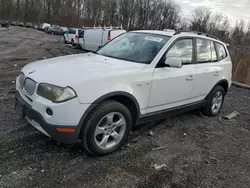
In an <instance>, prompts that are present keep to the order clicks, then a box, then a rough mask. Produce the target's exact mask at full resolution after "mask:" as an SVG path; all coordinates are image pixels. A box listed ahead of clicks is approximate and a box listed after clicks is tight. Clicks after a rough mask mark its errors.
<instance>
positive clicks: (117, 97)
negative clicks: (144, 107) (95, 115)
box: [77, 91, 140, 135]
mask: <svg viewBox="0 0 250 188" xmlns="http://www.w3.org/2000/svg"><path fill="white" fill-rule="evenodd" d="M105 100H114V101H117V102H119V103H121V104H123V105H124V106H126V107H127V108H128V110H129V111H130V113H131V116H132V119H133V124H135V123H136V121H137V119H138V117H139V115H140V106H139V103H138V101H137V99H136V98H135V97H134V96H133V95H132V94H130V93H128V92H124V91H115V92H111V93H108V94H105V95H103V96H101V97H99V98H98V99H96V100H95V101H94V102H93V103H92V104H91V105H90V106H89V107H88V109H87V110H86V111H85V112H84V114H83V115H82V117H81V119H80V122H79V124H78V126H77V132H78V135H79V134H80V133H81V130H82V128H83V126H84V122H85V120H86V118H87V117H88V115H89V113H90V112H91V111H92V110H93V109H94V108H96V107H97V106H98V104H100V103H102V102H103V101H105Z"/></svg>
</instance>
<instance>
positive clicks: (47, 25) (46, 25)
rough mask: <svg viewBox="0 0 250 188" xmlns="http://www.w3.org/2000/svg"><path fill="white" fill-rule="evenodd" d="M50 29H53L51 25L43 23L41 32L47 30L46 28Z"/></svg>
mask: <svg viewBox="0 0 250 188" xmlns="http://www.w3.org/2000/svg"><path fill="white" fill-rule="evenodd" d="M49 27H51V25H50V24H48V23H43V24H42V25H41V30H43V31H44V30H45V28H49Z"/></svg>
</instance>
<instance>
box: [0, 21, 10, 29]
mask: <svg viewBox="0 0 250 188" xmlns="http://www.w3.org/2000/svg"><path fill="white" fill-rule="evenodd" d="M0 25H1V26H2V27H6V28H8V27H9V22H8V21H6V20H1V21H0Z"/></svg>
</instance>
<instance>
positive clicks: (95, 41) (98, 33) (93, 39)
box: [84, 29, 126, 52]
mask: <svg viewBox="0 0 250 188" xmlns="http://www.w3.org/2000/svg"><path fill="white" fill-rule="evenodd" d="M125 32H126V31H125V30H122V29H117V30H112V29H87V30H85V31H84V50H88V51H93V52H94V51H96V50H98V48H99V47H101V46H103V45H105V44H106V43H107V42H109V40H112V39H113V38H115V37H117V36H118V35H121V34H122V33H125ZM109 35H110V38H109V37H108V36H109Z"/></svg>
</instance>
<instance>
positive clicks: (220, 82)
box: [205, 79, 229, 100]
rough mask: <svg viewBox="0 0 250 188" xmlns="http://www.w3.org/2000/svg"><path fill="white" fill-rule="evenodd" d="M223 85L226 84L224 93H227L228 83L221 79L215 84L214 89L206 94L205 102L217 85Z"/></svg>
mask: <svg viewBox="0 0 250 188" xmlns="http://www.w3.org/2000/svg"><path fill="white" fill-rule="evenodd" d="M223 83H226V84H227V89H226V90H225V93H227V90H228V86H229V83H228V81H227V80H226V79H222V80H220V81H219V82H217V83H216V84H215V85H214V87H213V88H212V89H211V90H210V92H209V93H208V95H207V96H206V98H205V100H206V99H207V98H208V96H209V94H210V93H211V91H212V90H213V89H214V88H215V86H218V85H223Z"/></svg>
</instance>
